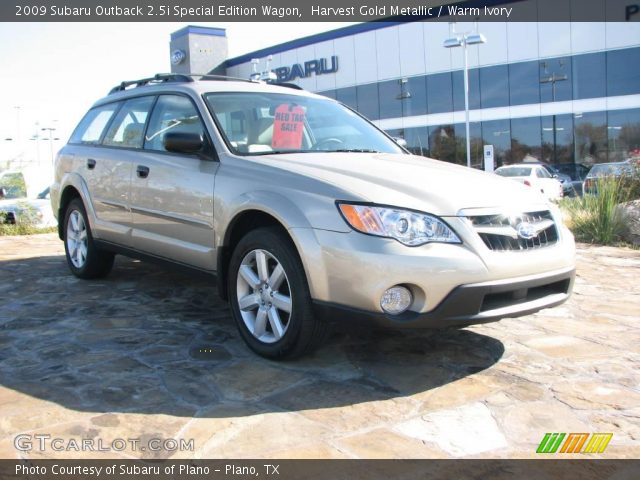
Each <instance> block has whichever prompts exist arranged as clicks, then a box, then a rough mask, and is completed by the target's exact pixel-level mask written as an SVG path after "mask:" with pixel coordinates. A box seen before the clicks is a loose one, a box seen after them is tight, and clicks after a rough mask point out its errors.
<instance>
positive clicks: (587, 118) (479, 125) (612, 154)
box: [319, 47, 640, 167]
mask: <svg viewBox="0 0 640 480" xmlns="http://www.w3.org/2000/svg"><path fill="white" fill-rule="evenodd" d="M638 65H640V48H637V47H634V48H625V49H620V50H610V51H606V52H595V53H585V54H580V55H574V56H570V57H560V58H551V59H543V60H539V61H538V60H536V61H526V62H517V63H511V64H508V65H495V66H488V67H482V68H472V69H470V70H469V107H470V109H471V110H477V109H486V108H497V107H509V106H521V105H538V104H540V103H549V102H554V101H555V102H562V101H567V100H586V99H592V98H603V97H607V96H619V95H638V94H640V68H638ZM463 82H464V80H463V73H462V71H460V70H456V71H454V72H444V73H437V74H432V75H421V76H415V77H407V78H403V79H396V80H387V81H383V82H379V83H373V84H367V85H360V86H358V87H347V88H339V89H336V90H331V91H327V92H319V93H320V94H323V95H326V96H328V97H331V98H336V99H337V100H339V101H341V102H343V103H345V104H346V105H349V106H351V107H352V108H355V109H357V110H358V111H359V112H361V113H362V114H363V115H364V116H366V117H368V118H369V119H371V120H378V119H382V120H384V119H395V118H402V117H408V116H417V115H427V121H425V123H428V119H429V117H428V116H429V115H434V114H442V113H450V112H453V111H462V110H464V87H463ZM525 108H527V107H525ZM596 108H597V107H596ZM470 129H471V150H472V154H471V156H472V164H473V165H474V166H477V167H481V166H482V150H483V145H484V144H491V145H493V146H494V155H495V159H496V166H499V165H501V164H503V163H515V162H520V161H522V160H523V159H525V158H527V157H529V158H535V159H538V160H542V161H546V162H549V163H571V162H575V163H586V164H591V163H599V162H607V161H618V160H624V159H625V158H628V156H629V155H630V154H631V153H633V152H635V151H637V150H638V149H640V109H629V110H611V111H596V112H584V113H577V114H562V115H547V116H542V117H541V116H531V117H526V118H512V119H500V120H491V121H483V122H476V123H471V125H470ZM393 132H394V133H393V135H394V136H399V137H402V138H404V139H405V140H406V141H407V144H408V148H409V149H410V150H411V151H412V152H413V153H415V154H418V155H425V156H430V157H433V158H438V159H441V160H446V161H449V162H453V163H459V164H466V145H465V128H464V124H455V123H451V124H443V125H429V126H424V127H417V128H405V129H398V130H394V131H393Z"/></svg>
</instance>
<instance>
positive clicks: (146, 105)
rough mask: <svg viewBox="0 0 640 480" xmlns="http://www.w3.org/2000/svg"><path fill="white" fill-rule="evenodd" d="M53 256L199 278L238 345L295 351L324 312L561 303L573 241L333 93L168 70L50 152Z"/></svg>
mask: <svg viewBox="0 0 640 480" xmlns="http://www.w3.org/2000/svg"><path fill="white" fill-rule="evenodd" d="M51 200H52V204H53V208H54V211H55V212H56V213H57V215H58V218H59V219H60V221H59V235H60V238H61V239H62V240H63V241H64V245H65V250H66V255H67V260H68V264H69V268H70V269H71V271H72V272H73V274H75V275H76V276H78V277H81V278H87V279H89V278H96V277H101V276H104V275H107V274H108V273H109V271H110V269H111V268H112V265H113V258H114V254H125V255H128V256H133V257H138V258H143V259H151V260H158V261H162V262H166V263H171V264H173V265H179V266H183V267H187V268H189V269H196V270H199V271H202V272H206V273H210V274H212V275H214V276H215V277H216V278H217V286H218V291H219V294H220V296H221V297H222V298H224V299H227V300H228V301H229V304H230V307H231V312H232V314H233V318H234V319H235V321H236V323H237V325H238V329H239V332H240V334H241V335H242V337H243V339H244V340H245V341H246V343H247V345H248V346H249V347H250V348H251V349H252V350H254V351H255V352H257V353H258V354H260V355H263V356H265V357H269V358H286V357H295V356H298V355H301V354H304V353H305V352H309V351H311V350H312V349H313V348H314V347H316V346H318V345H319V344H320V343H321V342H322V341H323V339H324V338H325V337H326V335H327V332H328V331H329V327H330V326H331V325H332V324H334V323H344V322H357V323H360V324H363V325H364V328H371V327H373V326H386V327H393V328H416V327H461V326H465V325H470V324H474V323H483V322H490V321H494V320H499V319H501V318H504V317H515V316H519V315H526V314H529V313H532V312H535V311H538V310H540V309H542V308H546V307H551V306H554V305H558V304H560V303H562V302H564V301H565V300H566V299H567V298H568V296H569V294H570V292H571V288H572V284H573V279H574V271H575V270H574V255H575V248H574V243H573V237H572V236H571V233H570V232H569V231H568V230H567V228H566V227H565V226H564V225H563V223H562V220H561V217H560V215H559V213H558V210H557V209H556V207H555V206H553V205H551V204H549V203H547V202H546V201H545V200H544V198H542V196H540V195H536V194H535V193H534V192H532V191H531V189H530V188H528V187H525V186H523V185H521V184H519V183H516V182H513V181H510V180H507V179H503V178H500V177H498V176H496V175H491V174H485V173H483V172H479V171H475V170H471V169H468V168H464V167H460V166H456V165H452V164H448V163H444V162H440V161H437V160H432V159H427V158H424V157H418V156H413V155H411V154H409V153H408V152H407V151H406V150H404V149H403V148H402V147H400V146H399V145H398V144H397V143H396V142H395V141H394V140H393V139H392V138H391V137H389V136H387V135H386V134H385V133H384V132H382V131H381V130H379V129H378V128H376V127H375V126H374V125H372V124H371V123H369V122H368V121H367V120H366V119H364V118H362V117H361V116H360V115H358V114H357V113H356V112H354V111H352V110H350V109H349V108H347V107H345V106H343V105H342V104H340V103H338V102H336V101H334V100H330V99H327V98H324V97H320V96H317V95H314V94H311V93H308V92H305V91H302V90H298V89H295V88H291V87H285V86H275V85H268V84H265V83H254V82H249V81H246V82H245V81H228V79H227V80H224V79H220V78H217V77H205V78H202V79H200V80H198V81H194V79H193V78H192V77H189V76H184V75H169V74H167V75H157V76H156V77H152V78H148V79H141V80H136V81H133V82H123V83H122V84H121V85H118V86H117V87H115V88H114V89H113V90H112V91H111V93H110V94H109V95H108V96H107V97H105V98H103V99H101V100H99V101H98V102H97V103H96V104H95V105H94V106H93V107H92V108H91V109H90V110H89V112H88V113H87V114H86V116H85V117H84V118H83V119H82V121H81V122H80V124H79V125H78V127H77V128H76V130H75V132H74V133H73V134H72V136H71V138H70V140H69V142H68V144H67V145H66V146H65V147H64V148H63V149H62V150H61V151H60V153H59V155H58V158H57V161H56V171H55V183H54V185H53V186H52V187H51Z"/></svg>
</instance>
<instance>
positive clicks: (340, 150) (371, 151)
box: [324, 148, 380, 153]
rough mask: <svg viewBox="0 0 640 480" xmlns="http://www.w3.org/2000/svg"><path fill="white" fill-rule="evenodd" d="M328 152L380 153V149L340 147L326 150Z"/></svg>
mask: <svg viewBox="0 0 640 480" xmlns="http://www.w3.org/2000/svg"><path fill="white" fill-rule="evenodd" d="M324 151H328V152H341V153H343V152H346V153H380V152H379V151H378V150H371V149H369V148H340V149H338V150H324Z"/></svg>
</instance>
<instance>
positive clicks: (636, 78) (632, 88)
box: [607, 48, 640, 96]
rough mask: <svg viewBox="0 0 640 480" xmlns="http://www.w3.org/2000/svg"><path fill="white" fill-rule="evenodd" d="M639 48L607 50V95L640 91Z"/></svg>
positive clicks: (631, 93) (630, 93)
mask: <svg viewBox="0 0 640 480" xmlns="http://www.w3.org/2000/svg"><path fill="white" fill-rule="evenodd" d="M638 65H640V48H625V49H623V50H612V51H609V52H607V95H609V96H613V95H633V94H636V93H640V68H638Z"/></svg>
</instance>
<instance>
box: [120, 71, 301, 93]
mask: <svg viewBox="0 0 640 480" xmlns="http://www.w3.org/2000/svg"><path fill="white" fill-rule="evenodd" d="M194 79H197V80H203V81H234V82H247V83H255V82H254V81H253V80H248V79H246V78H238V77H228V76H226V75H214V74H210V73H156V74H155V75H154V76H153V77H148V78H141V79H139V80H127V81H124V82H120V84H118V85H116V86H115V87H113V88H112V89H111V90H110V91H109V95H112V94H114V93H117V92H122V91H124V90H126V89H127V88H129V87H131V86H135V87H142V86H145V85H149V84H152V85H155V84H159V83H167V82H193V81H195V80H194ZM267 83H269V84H270V85H276V86H280V87H286V88H293V89H295V90H304V88H302V87H301V86H300V85H296V84H295V83H277V82H267Z"/></svg>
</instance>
